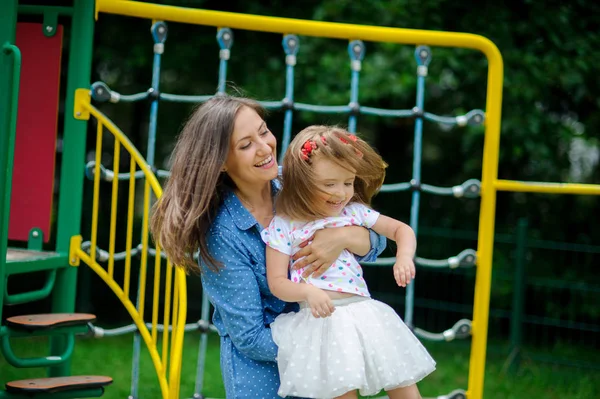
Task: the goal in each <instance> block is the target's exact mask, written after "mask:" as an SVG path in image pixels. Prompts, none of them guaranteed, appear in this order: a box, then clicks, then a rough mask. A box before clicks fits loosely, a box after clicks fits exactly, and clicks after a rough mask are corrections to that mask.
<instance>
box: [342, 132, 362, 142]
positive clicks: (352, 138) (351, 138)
mask: <svg viewBox="0 0 600 399" xmlns="http://www.w3.org/2000/svg"><path fill="white" fill-rule="evenodd" d="M346 137H347V138H348V139H350V141H353V142H355V143H356V140H358V138H357V137H356V136H355V135H354V134H351V133H348V134H347V135H346ZM346 137H344V136H340V141H341V142H342V143H344V144H348V143H349V141H348V140H346Z"/></svg>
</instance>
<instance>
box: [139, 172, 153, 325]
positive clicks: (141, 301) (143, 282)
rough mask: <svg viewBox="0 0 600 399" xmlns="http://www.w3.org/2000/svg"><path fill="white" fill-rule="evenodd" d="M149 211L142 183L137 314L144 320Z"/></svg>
mask: <svg viewBox="0 0 600 399" xmlns="http://www.w3.org/2000/svg"><path fill="white" fill-rule="evenodd" d="M149 211H150V184H149V183H148V181H147V180H146V182H145V183H144V211H143V212H144V214H143V216H142V258H141V259H140V282H139V289H138V295H139V305H138V308H139V312H140V315H141V316H142V318H144V301H145V300H146V271H147V266H148V217H149Z"/></svg>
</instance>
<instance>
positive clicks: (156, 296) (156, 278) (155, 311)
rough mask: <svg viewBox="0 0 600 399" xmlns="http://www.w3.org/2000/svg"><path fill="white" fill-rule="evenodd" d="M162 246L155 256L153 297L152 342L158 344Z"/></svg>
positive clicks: (158, 248)
mask: <svg viewBox="0 0 600 399" xmlns="http://www.w3.org/2000/svg"><path fill="white" fill-rule="evenodd" d="M160 263H161V258H160V246H158V245H157V246H156V255H155V257H154V293H153V297H152V342H153V343H154V345H156V337H157V331H158V330H157V327H156V326H157V325H158V307H159V306H160V298H159V295H160Z"/></svg>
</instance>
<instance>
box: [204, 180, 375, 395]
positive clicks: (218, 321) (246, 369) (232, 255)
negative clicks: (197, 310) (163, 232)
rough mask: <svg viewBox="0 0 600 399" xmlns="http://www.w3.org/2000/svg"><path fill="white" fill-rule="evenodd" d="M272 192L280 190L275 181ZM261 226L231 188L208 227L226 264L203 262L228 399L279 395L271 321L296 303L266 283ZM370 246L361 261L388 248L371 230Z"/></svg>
mask: <svg viewBox="0 0 600 399" xmlns="http://www.w3.org/2000/svg"><path fill="white" fill-rule="evenodd" d="M272 188H273V193H274V194H275V193H276V192H277V190H278V183H277V182H276V181H274V182H273V184H272ZM262 228H263V226H261V225H260V224H259V223H258V222H257V221H256V219H254V216H252V214H251V213H250V212H249V211H248V210H247V209H246V208H245V207H244V206H243V205H242V203H241V202H240V200H239V199H238V197H237V196H236V195H235V194H234V193H233V192H232V191H228V192H226V193H225V194H224V198H223V203H222V206H221V208H220V209H219V211H218V213H217V216H216V218H215V220H214V222H213V224H212V226H211V228H210V230H209V233H208V236H207V244H208V249H209V251H210V253H211V254H212V255H213V256H214V258H215V259H216V260H217V261H218V262H220V263H221V264H222V265H223V266H222V267H221V268H220V269H219V271H217V272H215V271H212V270H210V269H209V268H208V267H207V266H206V265H205V264H203V263H202V262H200V267H201V269H202V277H201V278H202V285H203V289H204V290H205V292H206V294H207V295H208V298H209V299H210V302H211V303H212V305H213V306H214V308H215V312H214V315H213V324H214V325H215V327H216V328H217V330H218V331H219V335H220V337H221V372H222V374H223V381H224V383H225V390H226V393H227V398H261V399H268V398H278V396H277V389H278V388H279V374H278V372H277V364H276V362H275V359H276V356H277V346H276V345H275V343H274V342H273V338H272V337H271V330H270V328H269V325H270V324H271V323H272V322H273V320H275V318H276V317H277V316H278V315H280V314H281V313H288V312H293V311H297V309H298V305H297V304H296V303H286V302H284V301H282V300H280V299H278V298H276V297H275V296H274V295H273V294H271V291H270V290H269V286H268V284H267V274H266V266H265V264H266V259H265V244H264V243H263V241H262V239H261V237H260V232H261V230H262ZM370 236H371V250H370V252H369V253H368V254H367V255H365V256H364V257H362V258H359V260H364V261H374V260H375V259H376V258H377V255H378V254H380V253H381V252H383V250H384V249H385V246H386V240H385V238H384V237H380V236H379V235H377V234H376V233H374V232H372V231H371V232H370Z"/></svg>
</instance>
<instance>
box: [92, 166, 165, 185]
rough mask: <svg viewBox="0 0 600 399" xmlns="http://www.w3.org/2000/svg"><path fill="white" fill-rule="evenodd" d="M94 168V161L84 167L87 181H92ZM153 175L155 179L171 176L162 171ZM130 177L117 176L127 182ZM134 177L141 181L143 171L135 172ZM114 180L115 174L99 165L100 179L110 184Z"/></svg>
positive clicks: (124, 174) (123, 174) (128, 175)
mask: <svg viewBox="0 0 600 399" xmlns="http://www.w3.org/2000/svg"><path fill="white" fill-rule="evenodd" d="M95 168H96V161H90V162H88V163H87V164H86V165H85V176H86V177H87V178H88V179H89V180H94V175H95ZM154 173H155V174H156V176H157V177H169V176H170V175H171V172H169V171H168V170H162V169H158V170H155V171H154ZM130 177H131V173H119V175H118V179H119V180H129V178H130ZM134 177H135V179H136V180H141V179H143V178H144V171H143V170H138V171H137V172H135V173H134ZM114 178H115V172H114V171H113V170H111V169H107V168H106V167H105V166H104V165H102V164H101V165H100V179H101V180H104V181H107V182H112V181H113V180H114Z"/></svg>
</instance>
